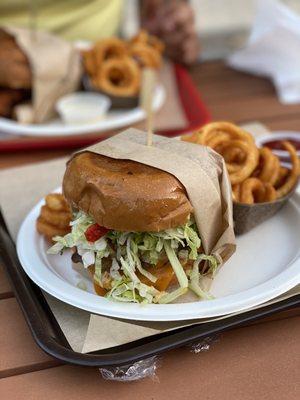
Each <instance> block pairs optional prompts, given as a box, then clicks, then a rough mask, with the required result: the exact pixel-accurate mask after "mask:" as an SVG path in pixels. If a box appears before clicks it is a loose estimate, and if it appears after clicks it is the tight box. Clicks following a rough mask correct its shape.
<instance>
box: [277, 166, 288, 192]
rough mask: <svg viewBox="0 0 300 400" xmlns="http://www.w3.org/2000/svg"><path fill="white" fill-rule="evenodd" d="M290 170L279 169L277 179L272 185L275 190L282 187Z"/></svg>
mask: <svg viewBox="0 0 300 400" xmlns="http://www.w3.org/2000/svg"><path fill="white" fill-rule="evenodd" d="M289 172H290V170H289V169H288V168H286V167H280V169H279V173H278V177H277V180H276V182H275V183H274V187H275V189H278V188H279V187H280V186H282V185H283V184H284V182H285V180H286V178H287V176H288V174H289Z"/></svg>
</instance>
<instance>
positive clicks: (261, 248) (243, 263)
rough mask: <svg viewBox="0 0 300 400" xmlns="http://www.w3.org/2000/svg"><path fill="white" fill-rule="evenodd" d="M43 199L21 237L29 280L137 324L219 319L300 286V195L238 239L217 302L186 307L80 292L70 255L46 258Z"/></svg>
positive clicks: (220, 278) (218, 280) (218, 282)
mask: <svg viewBox="0 0 300 400" xmlns="http://www.w3.org/2000/svg"><path fill="white" fill-rule="evenodd" d="M42 204H43V201H41V202H39V203H38V204H37V205H36V206H35V207H34V208H33V209H32V211H31V212H30V213H29V214H28V215H27V217H26V219H25V220H24V222H23V224H22V226H21V229H20V231H19V235H18V239H17V252H18V256H19V259H20V262H21V264H22V266H23V268H24V270H25V272H26V273H27V274H28V276H29V277H30V278H31V279H32V280H33V281H34V282H35V283H36V284H37V285H39V286H40V287H41V288H42V289H44V290H45V291H46V292H48V293H50V294H51V295H52V296H54V297H57V298H58V299H60V300H62V301H64V302H66V303H68V304H71V305H73V306H75V307H78V308H81V309H84V310H87V311H90V312H92V313H96V314H102V315H108V316H112V317H119V318H125V319H133V320H148V321H175V320H185V319H196V318H207V317H216V316H219V315H224V314H228V313H233V312H238V311H241V310H244V309H247V308H250V307H254V306H256V305H258V304H261V303H263V302H265V301H268V300H270V299H272V298H274V297H276V296H278V295H280V294H282V293H284V292H286V291H287V290H289V289H291V288H292V287H294V286H296V285H297V284H299V283H300V257H299V256H300V254H299V253H300V251H299V248H300V241H299V232H300V196H299V194H296V195H295V196H293V198H292V199H291V200H290V201H289V202H288V203H287V205H286V206H285V207H284V208H283V209H282V210H281V211H280V212H279V213H278V214H277V215H276V216H274V217H273V218H272V219H270V220H268V221H266V222H265V223H263V224H262V225H260V226H258V227H257V228H255V229H253V230H252V231H251V232H249V233H247V234H245V235H243V236H240V237H238V238H237V251H236V253H235V254H234V255H233V257H232V258H231V259H230V260H229V261H228V262H227V263H226V264H225V265H224V267H223V268H222V269H221V270H220V271H219V273H218V274H217V276H216V277H215V280H214V282H213V285H212V288H211V293H212V294H213V295H214V296H215V299H214V300H208V301H197V302H193V303H183V304H166V305H165V304H153V305H147V306H141V305H139V304H124V303H116V302H112V301H110V300H107V299H105V298H103V297H99V296H97V295H95V294H94V291H93V286H92V283H91V281H90V280H89V279H84V281H85V283H86V285H87V291H83V290H81V289H79V288H77V286H76V285H77V284H78V282H79V281H80V280H82V279H83V278H82V275H80V274H79V273H78V272H76V271H74V270H73V269H72V267H71V259H70V252H68V251H66V252H65V253H64V254H63V255H62V256H60V255H56V256H50V255H47V254H46V249H47V247H48V246H49V245H48V244H47V243H46V242H45V241H44V239H43V238H42V237H41V236H40V235H39V234H38V233H37V232H36V228H35V222H36V218H37V216H38V215H39V211H40V207H41V205H42Z"/></svg>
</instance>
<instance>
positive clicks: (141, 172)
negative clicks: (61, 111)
mask: <svg viewBox="0 0 300 400" xmlns="http://www.w3.org/2000/svg"><path fill="white" fill-rule="evenodd" d="M63 193H64V195H65V197H66V199H67V200H68V202H69V203H70V204H71V206H72V207H74V208H78V209H80V210H82V211H84V212H85V213H87V214H89V215H90V216H92V217H93V218H94V220H95V221H96V222H97V223H98V224H99V225H101V226H104V227H106V228H109V229H114V230H117V231H133V232H159V231H162V230H166V229H169V228H175V227H177V226H179V225H182V224H184V223H185V222H186V221H187V219H188V216H189V215H190V213H191V212H192V210H193V208H192V205H191V203H190V201H189V199H188V197H187V194H186V191H185V188H184V186H183V185H182V184H181V183H180V182H179V181H178V179H176V178H175V177H174V176H173V175H171V174H169V173H168V172H164V171H162V170H160V169H157V168H154V167H150V166H148V165H145V164H141V163H138V162H135V161H130V160H117V159H114V158H110V157H105V156H102V155H99V154H95V153H90V152H84V153H80V154H78V155H75V156H74V157H73V158H72V159H71V160H70V161H69V163H68V165H67V169H66V172H65V175H64V179H63Z"/></svg>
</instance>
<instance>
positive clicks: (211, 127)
mask: <svg viewBox="0 0 300 400" xmlns="http://www.w3.org/2000/svg"><path fill="white" fill-rule="evenodd" d="M221 132H222V133H225V134H226V136H227V137H228V139H234V140H242V141H244V142H247V143H251V144H253V143H254V139H253V137H252V136H251V135H250V133H248V132H246V131H244V130H243V129H241V128H240V127H238V126H236V125H234V124H232V123H230V122H211V123H209V124H207V125H205V126H204V127H203V128H202V129H201V130H200V135H201V136H200V144H203V145H207V143H208V141H209V139H211V138H212V137H213V136H215V135H218V134H220V133H221Z"/></svg>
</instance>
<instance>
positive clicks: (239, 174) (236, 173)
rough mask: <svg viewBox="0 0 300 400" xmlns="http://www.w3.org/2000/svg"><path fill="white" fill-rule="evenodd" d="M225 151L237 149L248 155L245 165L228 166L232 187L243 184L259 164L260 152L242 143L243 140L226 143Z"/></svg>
mask: <svg viewBox="0 0 300 400" xmlns="http://www.w3.org/2000/svg"><path fill="white" fill-rule="evenodd" d="M222 146H223V149H226V148H228V147H237V148H239V149H240V150H241V151H243V152H244V153H245V154H246V158H245V161H244V163H243V164H241V165H239V164H226V166H227V169H228V172H229V178H230V182H231V184H232V185H235V184H237V183H241V182H243V181H244V180H245V179H246V178H248V177H249V176H250V175H251V174H252V172H253V171H254V169H255V168H256V166H257V164H258V156H259V153H258V150H257V148H256V147H255V146H254V145H253V144H250V143H246V142H242V141H241V140H232V141H228V142H224V144H223V145H222Z"/></svg>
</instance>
